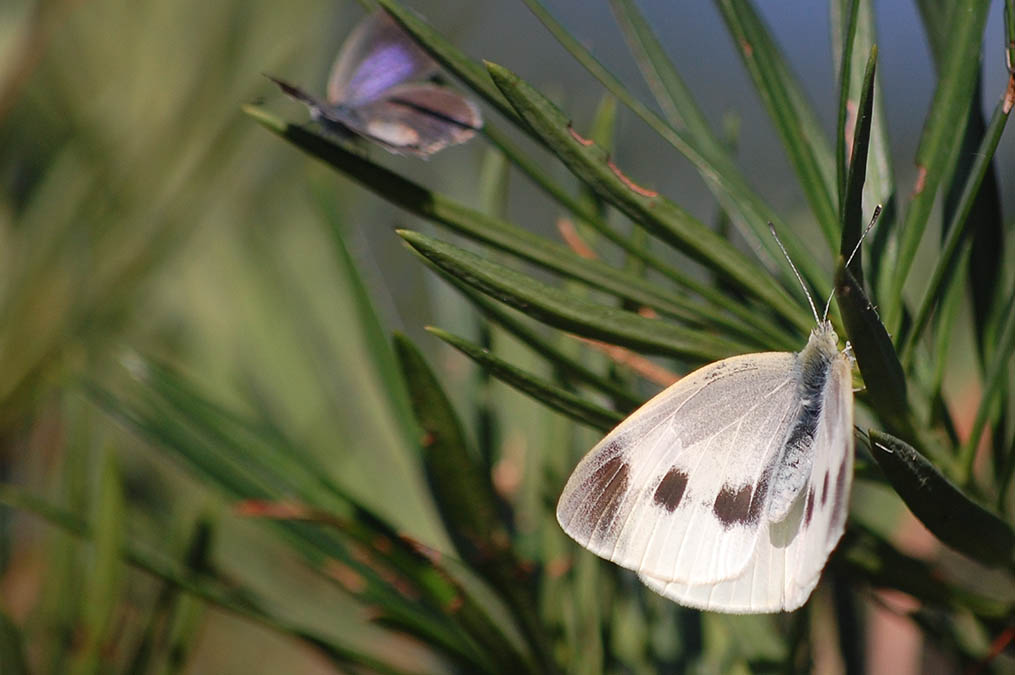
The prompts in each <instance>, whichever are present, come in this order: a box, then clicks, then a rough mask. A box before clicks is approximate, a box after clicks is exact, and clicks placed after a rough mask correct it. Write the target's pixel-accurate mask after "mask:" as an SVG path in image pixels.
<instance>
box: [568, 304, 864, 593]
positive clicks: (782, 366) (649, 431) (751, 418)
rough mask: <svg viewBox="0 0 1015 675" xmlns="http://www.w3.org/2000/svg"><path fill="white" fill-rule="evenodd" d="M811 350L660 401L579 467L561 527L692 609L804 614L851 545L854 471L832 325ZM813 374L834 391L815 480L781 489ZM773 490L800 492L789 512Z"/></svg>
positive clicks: (726, 371)
mask: <svg viewBox="0 0 1015 675" xmlns="http://www.w3.org/2000/svg"><path fill="white" fill-rule="evenodd" d="M804 353H805V354H807V355H808V356H807V358H806V359H801V355H796V354H789V353H766V354H748V355H744V356H738V357H733V358H730V359H726V360H724V361H719V362H717V363H713V364H710V365H708V366H705V367H704V368H701V369H700V370H698V371H695V372H694V373H692V374H690V375H688V376H686V377H685V378H683V379H682V380H680V381H679V382H677V383H676V384H674V385H673V386H672V387H670V388H669V389H667V390H665V391H664V392H662V393H661V394H659V395H658V396H656V397H655V398H653V399H652V400H651V401H649V402H648V403H646V404H645V405H644V406H643V407H642V408H641V409H639V410H638V411H637V412H635V413H634V414H633V415H631V417H629V418H628V419H627V420H625V421H624V422H622V423H621V424H620V425H619V426H618V427H617V428H616V429H614V430H613V431H612V432H611V433H610V434H609V435H608V436H607V437H606V438H604V439H603V440H602V441H601V442H600V443H599V444H598V445H596V447H595V448H593V449H592V450H591V451H590V452H589V453H588V455H586V456H585V458H584V459H582V461H581V462H580V463H579V465H578V467H577V468H576V469H575V471H574V473H573V474H572V476H571V478H570V480H569V481H568V483H567V485H566V487H565V488H564V492H563V494H562V495H561V498H560V502H559V504H558V506H557V519H558V520H559V521H560V524H561V526H562V527H563V528H564V530H565V531H566V532H567V533H568V534H569V535H570V536H572V537H573V538H574V539H576V540H577V541H578V543H580V544H582V545H583V546H585V547H586V548H588V549H589V550H591V551H593V552H594V553H596V554H598V555H600V556H602V557H604V558H608V559H610V560H612V561H614V562H616V563H617V564H619V565H622V566H624V567H627V568H630V569H633V570H635V571H637V572H638V574H639V575H640V577H641V579H642V581H643V582H644V583H645V584H646V585H648V586H649V587H650V588H652V589H653V590H655V591H657V592H659V593H661V594H662V595H664V596H666V597H668V598H670V599H673V600H675V601H677V602H680V603H681V604H684V605H688V606H691V607H698V608H702V609H712V610H716V611H725V612H741V613H746V612H772V611H779V610H792V609H795V608H797V607H799V606H800V605H802V604H803V603H804V602H805V601H806V600H807V598H808V596H809V595H810V593H811V591H812V590H813V589H814V586H815V585H816V584H817V581H818V578H819V576H820V573H821V569H822V567H824V564H825V561H826V559H827V557H828V554H829V553H830V552H831V550H832V549H833V548H834V547H835V545H836V543H837V542H838V540H839V538H840V537H841V536H842V532H843V528H844V526H845V521H846V511H847V508H848V501H849V488H850V483H851V479H852V470H853V405H852V382H851V378H850V370H851V364H850V361H849V358H848V357H847V356H845V355H844V354H840V353H838V352H837V348H836V346H835V334H834V332H832V331H831V328H830V327H829V326H827V324H822V326H819V328H818V329H816V330H815V331H814V333H812V335H811V340H810V341H809V342H808V347H807V349H805V352H804ZM802 360H803V361H805V362H806V363H804V364H802V363H801V362H802ZM807 364H809V367H810V372H811V373H814V372H818V373H819V374H821V375H822V383H821V384H820V390H819V391H818V392H815V394H814V395H815V396H817V397H819V398H820V407H819V408H817V409H816V413H815V409H812V411H811V412H812V413H815V414H816V417H815V416H812V417H811V418H810V419H811V420H812V424H813V426H812V428H813V442H811V444H810V446H809V450H808V458H807V459H808V461H807V462H806V463H801V464H800V467H801V468H800V471H806V480H805V481H803V482H801V483H797V482H795V481H788V482H786V483H781V484H780V483H779V482H778V481H779V479H778V476H779V475H780V471H779V469H780V467H782V468H783V469H785V466H784V465H783V464H781V462H788V461H791V460H790V459H788V458H789V457H790V456H791V454H792V453H788V452H786V450H785V445H786V443H787V441H788V440H789V439H790V438H791V437H792V436H793V431H794V427H795V426H796V425H798V424H799V423H800V420H802V419H805V411H804V408H805V405H811V406H812V408H813V401H812V402H811V403H810V404H807V403H806V402H805V401H802V399H801V396H802V395H803V394H806V391H805V388H804V387H801V382H802V379H803V377H804V376H803V375H802V373H803V372H804V370H806V367H805V366H806V365H807ZM792 461H794V462H795V461H797V460H796V459H794V460H792ZM808 467H809V468H808ZM781 473H782V475H783V476H785V475H786V474H787V473H789V474H792V473H793V471H789V472H787V471H785V470H783V471H782V472H781ZM787 485H791V486H792V487H791V488H790V487H787ZM797 490H799V491H798V492H797ZM775 491H781V493H782V494H783V495H784V496H785V495H787V494H788V495H789V496H790V498H791V505H790V506H789V508H788V512H787V511H786V509H785V508H783V507H782V506H781V505H773V500H772V498H771V497H772V493H773V492H775ZM769 507H773V509H772V510H773V511H774V512H779V513H776V514H775V515H776V517H775V518H772V517H770V516H771V515H772V514H770V513H769ZM775 521H778V522H775Z"/></svg>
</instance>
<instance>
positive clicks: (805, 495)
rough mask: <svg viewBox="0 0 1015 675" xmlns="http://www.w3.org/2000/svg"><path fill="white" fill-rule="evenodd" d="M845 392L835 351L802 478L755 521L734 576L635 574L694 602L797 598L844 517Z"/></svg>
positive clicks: (816, 574) (782, 603)
mask: <svg viewBox="0 0 1015 675" xmlns="http://www.w3.org/2000/svg"><path fill="white" fill-rule="evenodd" d="M852 397H853V392H852V380H851V378H850V363H849V360H848V358H847V357H846V356H844V355H837V356H836V358H835V359H834V360H833V361H832V363H831V365H830V369H829V372H828V379H827V384H826V386H825V389H824V392H823V398H822V412H821V417H820V418H819V420H818V425H817V428H816V430H815V435H814V443H813V446H812V451H813V453H814V462H813V465H812V467H811V474H810V477H809V478H808V481H807V485H806V486H805V488H804V490H802V491H801V493H800V496H799V497H798V498H797V499H796V501H795V502H794V504H793V506H792V507H791V509H790V512H789V515H787V517H786V518H785V519H784V520H783V521H782V522H779V523H769V522H767V521H765V520H763V521H762V523H761V532H760V537H759V541H758V545H757V549H756V551H755V554H754V557H753V558H752V559H751V561H750V562H749V564H748V565H747V567H746V568H745V569H744V570H743V572H742V573H741V574H740V575H739V576H738V577H736V578H732V579H727V580H723V581H719V582H716V583H703V584H693V583H687V582H686V581H677V580H673V579H667V578H659V577H655V576H652V575H650V574H646V573H642V574H641V575H640V576H641V580H642V582H643V583H645V585H647V586H648V587H649V588H651V589H652V590H654V591H656V592H657V593H660V594H661V595H664V596H665V597H667V598H670V599H671V600H675V601H677V602H679V603H680V604H682V605H687V606H689V607H697V608H699V609H706V610H718V611H723V612H734V613H757V612H777V611H780V610H784V611H791V610H794V609H797V608H798V607H800V606H801V605H803V604H804V603H805V602H806V601H807V598H808V597H810V594H811V592H812V591H813V590H814V587H815V586H816V585H817V583H818V579H819V578H820V576H821V570H822V568H823V567H824V566H825V562H826V560H827V559H828V555H829V553H831V551H832V549H834V548H835V545H836V544H837V543H838V541H839V538H840V537H842V533H843V530H844V528H845V524H846V515H847V512H848V508H849V489H850V484H851V482H852V475H853V445H854V440H853V405H852Z"/></svg>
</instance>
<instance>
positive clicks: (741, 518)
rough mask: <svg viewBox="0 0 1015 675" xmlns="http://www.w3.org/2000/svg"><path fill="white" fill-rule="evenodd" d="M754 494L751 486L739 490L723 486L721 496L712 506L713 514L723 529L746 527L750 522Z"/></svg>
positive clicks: (744, 486) (720, 491)
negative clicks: (738, 526)
mask: <svg viewBox="0 0 1015 675" xmlns="http://www.w3.org/2000/svg"><path fill="white" fill-rule="evenodd" d="M753 492H754V490H753V488H752V487H751V486H750V485H743V486H741V487H739V488H732V487H730V486H729V485H723V486H722V489H721V490H719V495H718V496H717V497H716V498H715V503H714V504H713V505H712V512H713V513H714V514H715V517H716V518H718V519H719V522H720V523H722V524H723V527H725V528H727V529H728V528H730V527H733V526H734V525H744V524H747V523H749V522H750V514H751V494H752V493H753Z"/></svg>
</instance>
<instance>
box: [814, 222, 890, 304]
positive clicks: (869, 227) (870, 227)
mask: <svg viewBox="0 0 1015 675" xmlns="http://www.w3.org/2000/svg"><path fill="white" fill-rule="evenodd" d="M880 215H881V204H878V205H877V206H875V207H874V213H873V214H872V215H871V220H870V222H869V223H867V227H866V228H864V231H863V232H861V233H860V238H859V239H858V240H857V242H856V246H854V247H853V252H852V253H850V254H849V257H848V258H846V264H845V265H843V268H846V267H849V264H850V263H851V262H853V258H855V257H856V254H857V252H858V251H859V250H860V244H862V243H863V240H864V239H866V238H867V233H868V232H870V231H871V230H873V229H874V224H875V223H877V222H878V217H879V216H880ZM834 295H835V289H834V288H833V289H832V292H831V294H829V296H828V302H826V303H825V314H824V316H825V318H826V319H827V318H828V309H829V308H830V307H831V306H832V297H833V296H834Z"/></svg>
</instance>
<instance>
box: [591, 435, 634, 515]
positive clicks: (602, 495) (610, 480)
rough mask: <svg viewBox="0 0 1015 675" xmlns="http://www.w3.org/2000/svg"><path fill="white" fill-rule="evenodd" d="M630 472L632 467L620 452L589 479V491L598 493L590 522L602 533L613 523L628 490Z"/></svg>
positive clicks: (592, 505)
mask: <svg viewBox="0 0 1015 675" xmlns="http://www.w3.org/2000/svg"><path fill="white" fill-rule="evenodd" d="M630 472H631V468H630V467H629V466H628V464H627V462H625V461H624V458H623V457H621V456H620V455H619V454H618V455H614V456H613V457H611V458H610V459H608V460H607V461H606V462H605V463H604V464H603V465H602V466H601V467H599V468H598V469H596V470H595V472H594V473H593V474H592V476H591V478H590V479H589V483H588V489H589V493H590V494H593V495H596V497H595V500H594V501H593V502H592V504H591V506H590V508H589V514H588V515H589V522H592V523H596V530H597V531H598V532H599V533H600V534H602V533H603V532H605V531H606V530H608V529H609V527H610V525H611V524H612V523H613V517H614V516H615V515H616V514H617V509H618V508H619V507H620V499H621V497H623V495H624V493H625V492H626V491H627V483H628V474H630Z"/></svg>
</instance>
